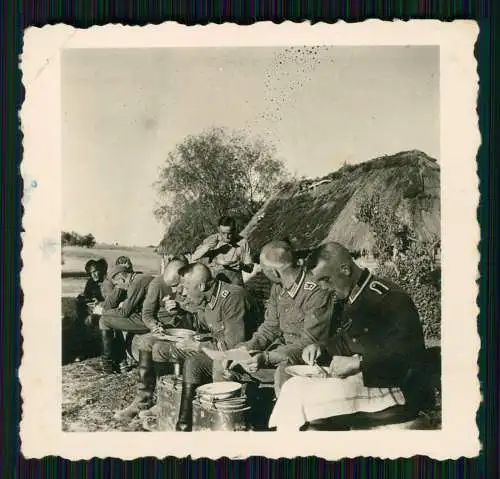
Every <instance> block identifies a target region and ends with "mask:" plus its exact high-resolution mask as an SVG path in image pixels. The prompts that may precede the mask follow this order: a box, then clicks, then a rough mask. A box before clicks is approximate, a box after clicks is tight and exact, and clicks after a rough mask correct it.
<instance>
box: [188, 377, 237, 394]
mask: <svg viewBox="0 0 500 479" xmlns="http://www.w3.org/2000/svg"><path fill="white" fill-rule="evenodd" d="M239 391H241V384H240V383H237V382H235V381H220V382H216V383H209V384H204V385H203V386H199V387H198V389H197V391H196V392H197V394H198V395H199V396H208V397H210V396H213V397H221V396H227V395H228V394H229V395H235V394H236V393H238V392H239Z"/></svg>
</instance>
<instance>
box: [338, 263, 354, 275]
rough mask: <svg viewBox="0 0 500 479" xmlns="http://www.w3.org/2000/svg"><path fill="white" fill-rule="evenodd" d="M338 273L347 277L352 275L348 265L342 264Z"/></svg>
mask: <svg viewBox="0 0 500 479" xmlns="http://www.w3.org/2000/svg"><path fill="white" fill-rule="evenodd" d="M340 272H341V273H342V274H343V275H344V276H347V277H350V276H351V275H352V268H351V267H350V266H349V265H348V264H343V265H341V266H340Z"/></svg>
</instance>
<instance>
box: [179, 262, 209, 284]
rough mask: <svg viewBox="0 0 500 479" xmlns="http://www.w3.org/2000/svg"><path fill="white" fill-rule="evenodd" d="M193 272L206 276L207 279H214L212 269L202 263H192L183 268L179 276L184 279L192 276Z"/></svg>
mask: <svg viewBox="0 0 500 479" xmlns="http://www.w3.org/2000/svg"><path fill="white" fill-rule="evenodd" d="M193 272H196V273H201V275H204V276H206V278H207V279H209V280H210V279H212V273H211V271H210V269H209V268H208V267H207V266H205V265H204V264H202V263H190V264H186V265H185V266H182V267H181V268H180V269H179V276H180V277H181V278H184V277H185V276H187V275H189V274H192V273H193Z"/></svg>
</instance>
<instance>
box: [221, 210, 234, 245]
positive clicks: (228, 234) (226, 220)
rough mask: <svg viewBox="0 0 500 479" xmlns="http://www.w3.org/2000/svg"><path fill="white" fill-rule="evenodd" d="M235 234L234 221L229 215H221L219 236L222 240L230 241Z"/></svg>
mask: <svg viewBox="0 0 500 479" xmlns="http://www.w3.org/2000/svg"><path fill="white" fill-rule="evenodd" d="M235 236H236V221H235V220H234V218H231V216H223V217H222V218H221V219H220V220H219V237H220V239H221V240H222V241H224V242H226V243H230V242H232V241H233V240H234V238H235Z"/></svg>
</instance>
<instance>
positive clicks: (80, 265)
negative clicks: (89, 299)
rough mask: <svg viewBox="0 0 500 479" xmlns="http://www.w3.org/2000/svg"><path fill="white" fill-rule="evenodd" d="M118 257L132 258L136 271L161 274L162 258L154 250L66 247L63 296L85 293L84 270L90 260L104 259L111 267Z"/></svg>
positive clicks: (111, 247)
mask: <svg viewBox="0 0 500 479" xmlns="http://www.w3.org/2000/svg"><path fill="white" fill-rule="evenodd" d="M118 256H128V257H130V259H131V260H132V263H133V265H134V269H135V270H136V271H141V272H143V273H150V274H158V273H159V270H160V258H159V256H158V255H157V254H156V253H155V252H154V250H153V248H140V247H123V246H120V247H114V246H99V245H97V246H96V247H95V248H82V247H80V246H65V247H64V248H63V259H64V264H63V265H62V272H63V274H64V275H65V276H66V277H64V278H63V280H62V296H76V295H77V294H79V293H81V292H82V291H83V288H84V286H85V281H86V277H85V276H84V274H85V271H84V268H85V263H86V262H87V261H88V260H90V259H99V258H104V259H105V260H106V261H107V262H108V264H109V265H110V266H111V265H113V264H114V263H115V261H116V258H118ZM79 275H82V276H79ZM68 276H69V277H68Z"/></svg>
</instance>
